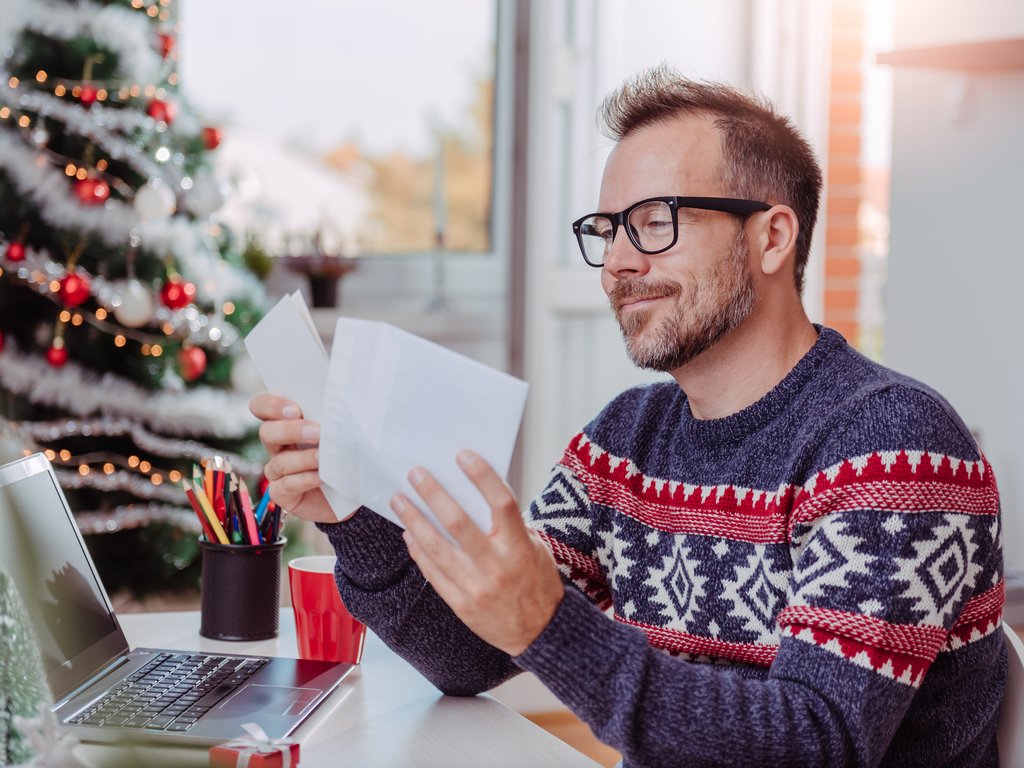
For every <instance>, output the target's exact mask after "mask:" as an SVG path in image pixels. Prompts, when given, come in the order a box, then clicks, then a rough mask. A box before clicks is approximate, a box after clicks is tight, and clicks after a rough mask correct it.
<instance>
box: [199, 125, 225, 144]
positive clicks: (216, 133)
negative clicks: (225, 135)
mask: <svg viewBox="0 0 1024 768" xmlns="http://www.w3.org/2000/svg"><path fill="white" fill-rule="evenodd" d="M220 140H221V135H220V128H214V127H213V126H212V125H208V126H206V127H205V128H203V146H204V147H206V148H207V149H216V148H217V147H219V146H220Z"/></svg>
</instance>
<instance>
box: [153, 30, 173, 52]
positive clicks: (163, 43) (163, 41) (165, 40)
mask: <svg viewBox="0 0 1024 768" xmlns="http://www.w3.org/2000/svg"><path fill="white" fill-rule="evenodd" d="M157 39H158V40H159V41H160V48H159V50H160V55H161V56H163V57H164V58H165V59H166V58H167V57H168V56H170V55H171V52H172V51H173V50H174V35H168V34H167V33H166V32H161V33H160V34H159V35H157Z"/></svg>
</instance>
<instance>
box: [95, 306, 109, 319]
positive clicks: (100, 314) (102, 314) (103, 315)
mask: <svg viewBox="0 0 1024 768" xmlns="http://www.w3.org/2000/svg"><path fill="white" fill-rule="evenodd" d="M96 319H97V320H106V319H107V310H105V309H104V308H103V307H100V308H99V309H97V310H96Z"/></svg>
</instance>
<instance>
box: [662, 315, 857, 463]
mask: <svg viewBox="0 0 1024 768" xmlns="http://www.w3.org/2000/svg"><path fill="white" fill-rule="evenodd" d="M814 327H815V329H817V331H818V340H817V341H816V342H815V343H814V346H812V347H811V348H810V349H809V350H808V351H807V353H806V354H805V355H804V356H803V357H802V358H800V360H799V361H798V362H797V364H796V365H795V366H793V369H792V370H791V371H790V372H789V373H787V374H786V376H785V377H784V378H783V379H782V381H780V382H779V383H778V384H776V385H775V387H773V388H772V390H771V391H769V392H768V394H766V395H765V396H764V397H762V398H761V399H760V400H758V401H757V402H754V403H751V404H750V405H748V406H747V407H746V408H744V409H743V410H741V411H737V412H736V413H734V414H731V415H729V416H724V417H722V418H720V419H698V418H696V417H694V415H693V414H692V413H691V412H690V402H689V400H688V399H686V398H685V395H684V400H683V409H682V417H681V426H682V428H683V429H684V430H685V431H686V433H687V434H688V435H689V437H690V438H691V439H692V440H693V441H694V442H695V443H697V444H700V445H703V446H704V447H707V448H713V447H715V446H718V445H722V444H726V443H738V442H740V441H741V440H743V439H745V438H746V437H748V436H749V435H751V434H753V433H754V432H756V431H757V430H759V429H761V428H762V427H763V426H764V425H765V424H767V423H768V422H770V421H771V420H772V419H773V418H775V416H777V415H778V414H779V412H780V411H782V410H783V409H785V408H786V406H787V405H789V404H790V403H791V402H792V401H793V398H794V397H796V395H797V393H799V392H800V390H801V389H803V388H804V386H806V385H807V383H808V382H809V381H810V380H811V378H812V377H813V376H814V375H815V372H816V371H817V370H818V368H819V366H820V364H821V362H822V361H823V360H825V359H827V358H828V357H830V356H832V355H833V354H834V353H835V352H836V351H838V350H839V349H841V348H842V347H845V346H846V340H845V339H844V338H843V337H842V336H841V335H840V334H839V333H837V332H836V331H833V330H832V329H831V328H825V327H823V326H821V325H817V324H815V326H814Z"/></svg>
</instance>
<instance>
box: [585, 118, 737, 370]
mask: <svg viewBox="0 0 1024 768" xmlns="http://www.w3.org/2000/svg"><path fill="white" fill-rule="evenodd" d="M719 143H720V138H719V135H718V132H717V130H716V129H715V128H714V126H713V125H712V123H711V121H710V120H705V119H699V118H683V119H676V120H672V121H669V122H665V123H659V124H656V125H652V126H648V127H645V128H641V129H639V130H637V131H636V132H635V133H632V134H630V135H629V136H627V137H626V138H625V139H623V140H622V141H620V142H619V143H618V144H617V145H616V147H615V149H614V150H613V151H612V154H611V156H610V157H609V159H608V163H607V165H606V166H605V172H604V177H603V178H602V181H601V197H600V203H599V210H601V211H606V212H615V211H620V210H622V209H624V208H626V207H627V206H629V205H631V204H633V203H635V202H637V201H639V200H643V199H645V198H649V197H657V196H661V195H696V196H723V197H728V196H729V192H728V190H726V189H724V188H723V186H722V181H721V174H720V172H719V171H718V167H719ZM742 224H743V220H742V219H739V218H737V217H735V216H731V215H729V214H726V213H721V212H716V211H696V210H692V209H682V210H680V211H679V239H678V241H677V242H676V244H675V245H674V246H672V248H670V249H669V250H668V251H665V252H664V253H659V254H657V255H654V256H650V255H647V254H644V253H641V252H640V251H638V250H637V249H636V248H634V247H633V244H632V243H631V242H630V241H629V238H628V237H627V236H626V233H625V231H624V230H621V229H620V231H619V232H618V234H617V235H616V238H615V242H614V244H613V245H612V248H611V251H610V252H609V253H608V254H607V255H606V258H605V265H604V267H603V268H602V270H601V284H602V286H603V287H604V290H605V293H606V294H608V299H609V302H610V304H611V306H612V310H613V311H614V312H615V317H616V319H617V320H618V321H619V327H620V329H621V330H622V337H623V339H624V340H625V342H626V352H627V354H628V355H629V357H630V359H631V360H632V361H633V363H634V364H635V365H637V366H639V367H641V368H650V369H653V370H658V371H672V370H675V369H677V368H680V367H681V366H683V365H685V364H686V363H688V362H690V361H691V360H693V359H694V358H695V357H696V356H697V355H699V354H700V353H701V352H703V351H705V350H706V349H708V348H709V347H711V346H712V345H713V344H715V342H717V341H718V340H719V339H721V338H722V337H723V336H725V335H726V334H727V333H729V332H730V331H731V330H733V329H734V328H736V327H737V326H738V325H739V324H740V323H742V322H743V320H745V319H746V318H747V316H748V315H749V314H750V312H751V311H752V309H753V307H754V304H755V302H756V299H757V293H756V291H755V288H754V277H753V274H752V272H751V269H750V265H749V255H748V250H747V242H746V237H745V235H744V231H743V227H742Z"/></svg>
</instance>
